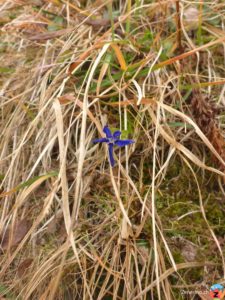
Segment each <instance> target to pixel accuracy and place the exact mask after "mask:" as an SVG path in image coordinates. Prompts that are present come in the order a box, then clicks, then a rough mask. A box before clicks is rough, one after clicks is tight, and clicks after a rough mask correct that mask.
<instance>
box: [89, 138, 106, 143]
mask: <svg viewBox="0 0 225 300" xmlns="http://www.w3.org/2000/svg"><path fill="white" fill-rule="evenodd" d="M108 141H109V140H108V139H107V138H101V139H95V140H93V141H92V143H107V142H108Z"/></svg>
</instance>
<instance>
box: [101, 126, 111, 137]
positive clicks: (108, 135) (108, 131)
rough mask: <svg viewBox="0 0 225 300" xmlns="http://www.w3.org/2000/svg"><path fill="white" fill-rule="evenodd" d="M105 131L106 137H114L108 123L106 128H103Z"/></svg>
mask: <svg viewBox="0 0 225 300" xmlns="http://www.w3.org/2000/svg"><path fill="white" fill-rule="evenodd" d="M103 132H104V133H105V134H106V137H107V138H108V139H109V138H111V137H112V133H111V130H110V129H109V127H108V125H106V126H105V127H104V128H103Z"/></svg>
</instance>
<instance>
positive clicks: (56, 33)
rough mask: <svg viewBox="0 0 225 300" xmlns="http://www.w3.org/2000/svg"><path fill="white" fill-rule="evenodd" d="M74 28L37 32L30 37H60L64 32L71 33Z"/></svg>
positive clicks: (44, 38) (40, 38) (42, 38)
mask: <svg viewBox="0 0 225 300" xmlns="http://www.w3.org/2000/svg"><path fill="white" fill-rule="evenodd" d="M72 30H73V29H71V28H67V29H61V30H56V31H52V32H46V33H40V34H36V35H33V36H30V37H28V39H29V40H31V41H40V40H42V41H45V40H50V39H54V38H58V37H60V36H62V35H64V34H67V33H70V32H72Z"/></svg>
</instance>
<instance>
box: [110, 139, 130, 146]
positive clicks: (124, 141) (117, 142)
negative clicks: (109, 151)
mask: <svg viewBox="0 0 225 300" xmlns="http://www.w3.org/2000/svg"><path fill="white" fill-rule="evenodd" d="M114 143H115V145H117V146H119V147H124V146H127V145H130V144H133V143H134V141H133V140H118V141H115V142H114Z"/></svg>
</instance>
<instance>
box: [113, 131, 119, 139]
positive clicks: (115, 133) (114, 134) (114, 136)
mask: <svg viewBox="0 0 225 300" xmlns="http://www.w3.org/2000/svg"><path fill="white" fill-rule="evenodd" d="M120 135H121V131H119V130H117V131H115V132H114V133H113V138H114V139H117V138H118V137H120Z"/></svg>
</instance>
